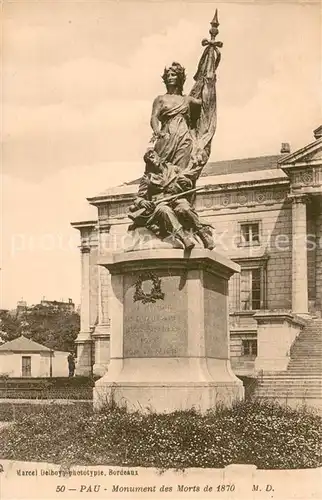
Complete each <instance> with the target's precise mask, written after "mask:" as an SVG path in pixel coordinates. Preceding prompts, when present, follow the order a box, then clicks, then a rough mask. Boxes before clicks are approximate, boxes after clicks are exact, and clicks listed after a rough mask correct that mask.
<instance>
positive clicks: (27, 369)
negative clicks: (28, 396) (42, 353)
mask: <svg viewBox="0 0 322 500" xmlns="http://www.w3.org/2000/svg"><path fill="white" fill-rule="evenodd" d="M21 374H22V376H23V377H31V356H22V358H21Z"/></svg>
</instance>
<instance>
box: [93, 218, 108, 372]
mask: <svg viewBox="0 0 322 500" xmlns="http://www.w3.org/2000/svg"><path fill="white" fill-rule="evenodd" d="M109 230H110V226H107V227H104V226H103V227H100V228H99V255H100V256H101V255H103V254H104V253H105V252H106V250H107V249H108V238H109ZM98 283H99V285H98V324H97V326H96V327H95V331H94V333H93V334H92V338H93V340H94V342H95V364H94V367H93V372H94V375H97V376H102V375H104V374H105V373H106V371H107V366H108V364H109V361H110V318H109V301H110V297H109V295H110V294H109V289H110V287H111V276H110V273H109V272H108V270H107V269H106V268H105V267H102V266H98Z"/></svg>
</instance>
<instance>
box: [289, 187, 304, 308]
mask: <svg viewBox="0 0 322 500" xmlns="http://www.w3.org/2000/svg"><path fill="white" fill-rule="evenodd" d="M292 201H293V205H292V310H293V312H295V313H297V314H304V315H307V314H308V274H307V244H306V238H307V224H306V203H307V197H306V196H302V195H300V196H294V197H293V200H292Z"/></svg>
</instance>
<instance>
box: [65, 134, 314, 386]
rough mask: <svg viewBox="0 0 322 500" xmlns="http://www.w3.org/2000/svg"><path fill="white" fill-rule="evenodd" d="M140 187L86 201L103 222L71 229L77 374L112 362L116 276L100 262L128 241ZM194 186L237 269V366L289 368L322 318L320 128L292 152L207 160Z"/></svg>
mask: <svg viewBox="0 0 322 500" xmlns="http://www.w3.org/2000/svg"><path fill="white" fill-rule="evenodd" d="M284 146H285V145H284ZM282 151H283V150H282ZM284 151H285V148H284ZM138 182H139V181H134V182H132V183H129V184H124V185H122V186H119V187H117V188H112V189H109V190H107V191H106V192H104V193H102V194H100V195H98V196H96V197H93V198H89V199H88V201H89V203H90V204H91V205H94V206H95V207H97V219H95V220H89V221H81V222H74V223H72V225H73V227H74V228H76V229H78V230H79V231H80V238H81V245H80V251H81V261H82V300H81V330H80V333H79V335H78V339H77V346H78V353H77V358H78V364H77V368H76V372H77V371H78V373H80V374H86V373H90V371H91V366H92V365H93V364H94V373H95V374H98V375H100V374H103V373H104V372H105V370H106V368H107V365H108V360H109V339H110V326H111V325H110V311H109V290H110V276H109V273H108V271H107V270H106V268H104V267H103V266H100V265H99V263H100V257H101V256H102V255H104V253H107V252H111V251H121V250H122V249H124V248H125V247H126V246H127V245H128V243H129V235H128V232H127V229H128V225H129V223H130V221H129V219H128V217H127V212H128V208H129V206H130V204H131V202H132V200H133V198H134V196H135V194H136V192H137V188H138ZM198 185H199V186H205V189H204V190H201V191H199V192H198V193H197V198H196V208H197V210H198V213H199V215H200V217H201V218H202V219H203V220H205V221H208V222H210V223H211V224H212V225H213V227H214V235H215V239H216V250H217V251H218V252H222V253H224V254H225V255H227V256H229V257H230V258H231V259H232V260H234V261H235V262H237V263H238V264H240V266H241V273H240V274H235V275H234V276H233V277H232V278H231V280H230V285H229V286H230V289H229V300H230V347H231V349H230V350H231V362H232V367H233V369H234V371H235V373H236V374H237V375H244V376H255V375H256V373H258V372H259V371H263V370H264V371H265V370H268V371H269V370H283V369H285V368H286V367H287V364H288V362H289V356H290V349H291V346H292V344H293V342H294V340H295V338H296V337H297V335H298V334H299V332H300V331H301V330H302V329H303V327H304V325H305V321H306V320H307V318H310V317H312V316H318V317H320V316H321V312H322V127H319V128H317V129H316V130H315V131H314V138H312V142H310V144H308V145H305V146H304V147H303V148H301V149H300V150H298V151H296V152H294V153H281V154H279V155H275V156H263V157H259V158H247V159H241V160H232V161H220V162H215V163H209V164H207V165H206V167H205V169H204V172H203V174H202V176H201V177H200V179H199V181H198ZM206 187H207V189H206Z"/></svg>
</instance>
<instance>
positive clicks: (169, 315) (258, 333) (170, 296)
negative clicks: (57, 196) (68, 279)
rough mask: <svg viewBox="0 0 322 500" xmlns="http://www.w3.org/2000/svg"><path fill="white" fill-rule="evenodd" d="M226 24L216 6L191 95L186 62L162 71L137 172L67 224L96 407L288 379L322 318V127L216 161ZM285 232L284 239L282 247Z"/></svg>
mask: <svg viewBox="0 0 322 500" xmlns="http://www.w3.org/2000/svg"><path fill="white" fill-rule="evenodd" d="M218 26H219V23H218V17H217V12H216V14H215V17H214V19H213V21H212V22H211V29H210V30H209V33H210V39H205V40H203V41H202V45H203V47H204V48H203V52H202V55H201V58H200V61H199V63H198V66H197V70H196V74H195V76H194V80H195V83H194V85H193V88H192V90H191V92H190V93H189V94H187V95H186V94H184V91H183V89H184V83H185V76H186V75H185V69H184V67H183V66H182V65H181V64H180V63H178V62H173V63H172V64H171V65H170V66H169V67H168V68H165V70H164V73H163V81H164V84H165V87H166V93H165V94H163V95H160V96H158V97H156V98H155V100H154V102H153V106H152V114H151V121H150V123H151V127H152V132H153V135H152V138H151V141H150V144H149V147H148V149H147V151H146V152H145V154H144V173H143V175H142V178H141V179H140V180H139V181H133V182H129V183H127V184H125V185H122V186H119V187H117V188H112V189H109V190H107V191H106V192H105V193H102V194H101V195H98V196H96V197H94V198H90V199H89V202H90V203H91V204H92V205H94V206H96V207H97V208H98V218H97V219H96V220H87V221H86V220H85V221H82V222H74V223H73V226H74V227H75V228H77V229H79V230H80V233H81V258H82V303H81V330H80V333H79V335H78V338H77V341H76V342H77V367H76V373H78V374H80V375H81V374H82V375H88V374H90V373H93V374H94V375H96V376H100V377H101V378H99V379H98V380H97V381H96V384H95V389H94V404H95V405H96V407H100V406H101V405H103V404H105V402H106V401H108V400H110V399H111V398H113V400H114V401H115V402H116V403H119V404H126V405H127V406H128V408H129V409H133V410H135V409H145V408H151V409H153V410H155V411H158V412H164V411H173V410H177V409H187V408H191V407H196V408H198V409H201V410H202V411H205V410H207V409H208V408H211V407H214V406H215V405H216V404H218V403H221V404H224V405H231V404H232V402H233V401H234V400H238V399H242V398H243V397H244V388H243V383H242V381H241V378H242V377H249V378H252V377H256V376H257V375H258V373H261V374H262V380H264V378H265V376H267V377H268V380H269V377H272V374H275V377H282V374H284V379H285V380H287V377H288V376H289V374H288V370H289V367H290V366H291V367H292V366H293V371H294V366H295V365H296V362H297V360H296V359H295V360H294V359H293V358H292V352H293V353H294V352H295V354H296V353H297V355H299V354H298V353H300V354H301V352H300V351H301V346H297V348H296V345H295V344H296V342H300V343H301V339H302V340H303V338H302V337H303V335H304V337H305V338H304V344H305V347H306V349H307V348H308V346H309V343H310V339H311V342H313V343H314V342H315V340H316V338H315V337H314V335H315V329H316V328H317V331H318V330H319V328H320V329H321V325H320V320H319V317H320V313H321V304H322V291H321V290H322V269H321V268H322V249H321V247H322V245H320V246H319V245H318V244H316V245H315V247H314V252H313V251H311V250H310V247H308V246H307V245H305V244H304V243H303V241H304V239H305V238H306V237H307V235H308V234H311V233H312V235H313V238H315V242H316V243H317V242H318V241H319V238H322V217H321V200H322V168H321V167H322V158H321V156H322V155H321V150H322V139H321V135H322V133H321V127H319V128H318V129H316V130H315V141H314V142H312V143H310V144H309V145H307V146H305V147H303V148H302V149H301V150H299V151H297V152H295V153H292V154H291V153H290V151H289V149H288V145H287V144H284V145H283V147H284V149H283V151H281V154H280V155H275V156H265V157H260V158H249V159H245V160H233V161H231V162H217V163H211V162H209V163H208V159H209V156H210V152H211V143H212V139H213V137H214V135H215V131H216V73H217V68H218V66H219V63H220V58H221V53H220V49H221V47H222V43H221V42H219V41H217V40H216V37H217V35H218ZM281 234H283V235H284V236H285V235H286V236H289V238H290V241H291V242H292V243H291V244H290V245H289V247H287V245H286V240H285V238H284V240H283V247H281V244H279V245H276V244H275V243H276V241H275V240H276V238H277V239H278V237H279V236H280V235H281ZM267 235H269V237H267ZM294 235H296V238H294ZM302 237H303V238H302ZM273 239H274V241H273ZM279 243H281V242H279ZM312 329H313V330H314V331H313V330H312ZM301 336H302V337H301ZM317 336H318V334H317ZM313 337H314V339H313ZM318 340H319V339H318ZM304 344H303V342H302V345H304ZM293 357H294V356H293ZM292 362H293V365H292ZM294 363H295V365H294ZM296 366H297V365H296ZM296 366H295V368H296ZM298 367H299V369H300V365H299V366H298ZM236 375H238V377H241V378H238V377H237V376H236ZM291 375H292V374H291ZM282 378H283V377H282ZM312 387H313V386H312ZM268 392H269V391H268ZM313 392H314V391H313ZM277 397H279V396H278V395H277ZM281 397H282V396H281ZM295 399H296V398H295ZM318 399H319V397H318V396H317V395H315V394H313V393H312V394H311V400H312V402H313V404H315V403H314V402H316V400H318Z"/></svg>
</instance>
